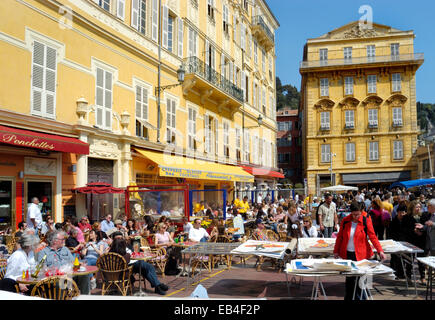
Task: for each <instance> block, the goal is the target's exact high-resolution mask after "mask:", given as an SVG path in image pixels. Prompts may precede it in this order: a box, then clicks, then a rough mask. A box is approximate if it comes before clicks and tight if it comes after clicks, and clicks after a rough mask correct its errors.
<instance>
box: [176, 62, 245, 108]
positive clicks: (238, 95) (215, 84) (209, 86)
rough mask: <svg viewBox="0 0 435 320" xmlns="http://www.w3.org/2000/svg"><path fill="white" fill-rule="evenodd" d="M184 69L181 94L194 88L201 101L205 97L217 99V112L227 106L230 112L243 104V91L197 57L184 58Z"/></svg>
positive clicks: (204, 99)
mask: <svg viewBox="0 0 435 320" xmlns="http://www.w3.org/2000/svg"><path fill="white" fill-rule="evenodd" d="M183 63H184V69H185V70H186V75H185V80H184V83H183V94H184V95H187V94H188V92H189V90H190V89H195V90H196V91H197V92H199V93H200V95H201V103H202V104H205V102H206V100H207V99H211V100H214V101H217V103H218V109H219V112H221V111H222V108H223V107H228V108H230V110H231V111H232V112H235V111H237V109H238V108H239V107H240V106H241V105H242V104H243V102H244V99H243V91H242V89H240V88H239V87H237V86H236V85H235V84H233V83H232V82H231V81H230V80H228V79H226V78H225V77H224V76H222V75H221V74H220V73H218V72H217V71H216V70H214V69H213V68H211V67H210V66H209V65H207V64H206V63H204V61H201V60H200V59H199V58H197V57H189V58H186V59H184V61H183Z"/></svg>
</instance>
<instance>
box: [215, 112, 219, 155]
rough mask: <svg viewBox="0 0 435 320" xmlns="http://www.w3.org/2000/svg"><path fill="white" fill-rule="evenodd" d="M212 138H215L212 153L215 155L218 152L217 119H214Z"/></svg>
mask: <svg viewBox="0 0 435 320" xmlns="http://www.w3.org/2000/svg"><path fill="white" fill-rule="evenodd" d="M214 129H215V130H214V132H215V134H214V136H215V137H214V139H215V148H214V153H215V154H216V155H217V154H219V121H218V120H217V119H214Z"/></svg>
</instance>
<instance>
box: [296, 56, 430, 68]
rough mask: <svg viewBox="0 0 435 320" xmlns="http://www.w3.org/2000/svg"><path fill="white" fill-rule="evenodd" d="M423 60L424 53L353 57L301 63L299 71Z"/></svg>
mask: <svg viewBox="0 0 435 320" xmlns="http://www.w3.org/2000/svg"><path fill="white" fill-rule="evenodd" d="M423 60H424V53H410V54H400V55H389V56H378V57H354V58H351V59H331V60H313V61H302V62H301V64H300V68H301V69H308V68H321V67H335V66H350V65H358V64H376V63H395V62H417V61H423Z"/></svg>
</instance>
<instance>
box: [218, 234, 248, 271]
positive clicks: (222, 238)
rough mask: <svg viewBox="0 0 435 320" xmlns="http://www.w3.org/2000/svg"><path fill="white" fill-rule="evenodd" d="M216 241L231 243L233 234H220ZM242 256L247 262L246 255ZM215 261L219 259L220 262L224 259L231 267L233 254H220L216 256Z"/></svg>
mask: <svg viewBox="0 0 435 320" xmlns="http://www.w3.org/2000/svg"><path fill="white" fill-rule="evenodd" d="M216 242H220V243H231V242H233V240H232V238H231V236H227V235H219V236H218V237H217V241H216ZM240 258H242V261H243V263H245V261H244V257H243V256H240ZM214 259H215V261H214V262H216V261H219V263H222V262H223V261H224V262H225V264H226V265H227V267H228V268H229V267H230V266H231V260H232V255H223V254H221V255H218V256H215V257H214Z"/></svg>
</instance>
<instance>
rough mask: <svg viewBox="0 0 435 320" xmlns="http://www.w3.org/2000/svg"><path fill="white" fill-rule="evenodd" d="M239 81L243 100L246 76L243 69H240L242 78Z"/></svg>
mask: <svg viewBox="0 0 435 320" xmlns="http://www.w3.org/2000/svg"><path fill="white" fill-rule="evenodd" d="M240 83H241V87H242V91H243V100H244V99H245V98H246V76H245V71H242V79H241V81H240Z"/></svg>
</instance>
